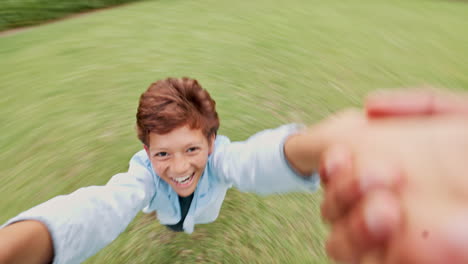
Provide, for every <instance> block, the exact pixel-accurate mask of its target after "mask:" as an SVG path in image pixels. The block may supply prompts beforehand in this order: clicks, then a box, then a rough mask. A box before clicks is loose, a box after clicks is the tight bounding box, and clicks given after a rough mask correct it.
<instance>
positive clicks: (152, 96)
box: [136, 77, 219, 146]
mask: <svg viewBox="0 0 468 264" xmlns="http://www.w3.org/2000/svg"><path fill="white" fill-rule="evenodd" d="M136 118H137V133H138V138H139V139H140V141H141V142H143V144H145V145H147V146H148V145H149V133H150V132H153V133H157V134H166V133H169V132H171V131H172V130H174V129H175V128H179V127H182V126H184V125H189V126H190V128H192V129H202V131H203V134H204V135H205V136H206V137H207V139H209V138H210V137H211V136H212V135H216V133H217V131H218V128H219V118H218V113H216V102H215V101H214V100H213V99H211V96H210V94H209V93H208V92H207V91H206V90H205V89H203V88H202V87H201V86H200V84H198V82H197V80H194V79H190V78H187V77H184V78H167V79H165V80H160V81H157V82H155V83H152V84H151V85H150V86H149V87H148V89H147V90H146V92H144V93H143V94H142V95H141V96H140V103H139V105H138V111H137V114H136Z"/></svg>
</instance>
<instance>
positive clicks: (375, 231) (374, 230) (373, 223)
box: [364, 202, 385, 237]
mask: <svg viewBox="0 0 468 264" xmlns="http://www.w3.org/2000/svg"><path fill="white" fill-rule="evenodd" d="M380 213H381V208H380V206H379V205H378V204H377V203H376V202H370V203H369V204H368V205H367V207H366V208H365V211H364V214H365V215H364V217H365V221H366V227H367V229H368V231H369V233H371V235H372V236H373V237H380V236H381V234H382V233H383V232H384V231H385V224H384V223H383V222H382V218H381V215H380Z"/></svg>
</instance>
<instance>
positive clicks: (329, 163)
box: [325, 149, 348, 179]
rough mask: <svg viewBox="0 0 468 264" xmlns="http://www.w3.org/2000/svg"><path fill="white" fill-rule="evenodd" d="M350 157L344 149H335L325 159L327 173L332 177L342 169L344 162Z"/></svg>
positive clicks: (327, 175)
mask: <svg viewBox="0 0 468 264" xmlns="http://www.w3.org/2000/svg"><path fill="white" fill-rule="evenodd" d="M347 159H348V154H347V152H346V151H345V150H343V149H335V150H333V151H332V152H331V153H330V154H329V155H328V157H327V158H326V159H325V175H326V177H327V178H328V179H331V178H333V177H334V175H336V173H337V172H338V171H339V170H340V168H341V167H342V166H343V164H344V163H345V162H346V160H347Z"/></svg>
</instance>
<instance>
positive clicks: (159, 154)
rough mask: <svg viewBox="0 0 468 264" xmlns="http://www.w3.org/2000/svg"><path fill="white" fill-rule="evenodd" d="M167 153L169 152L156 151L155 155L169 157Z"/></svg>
mask: <svg viewBox="0 0 468 264" xmlns="http://www.w3.org/2000/svg"><path fill="white" fill-rule="evenodd" d="M167 155H169V154H168V153H167V152H164V151H163V152H158V153H156V154H155V155H154V156H155V157H160V158H164V157H167Z"/></svg>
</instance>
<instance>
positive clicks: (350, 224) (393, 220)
mask: <svg viewBox="0 0 468 264" xmlns="http://www.w3.org/2000/svg"><path fill="white" fill-rule="evenodd" d="M400 224H401V210H400V208H399V204H398V200H397V199H396V197H395V196H394V194H392V193H391V192H388V191H385V190H377V191H374V192H372V193H369V194H367V196H366V197H365V200H363V202H362V203H360V205H359V206H357V207H356V208H355V209H353V210H352V211H351V212H350V213H349V214H348V215H347V216H346V217H344V218H341V219H339V220H337V221H336V222H335V224H334V225H333V228H332V232H331V235H330V239H329V240H328V241H327V253H328V254H329V255H330V256H331V257H332V258H334V259H335V260H337V261H341V262H347V263H358V262H359V261H360V260H362V259H363V258H364V256H366V255H367V254H369V252H374V253H375V252H380V251H382V252H384V251H385V245H386V242H387V241H388V239H389V238H390V236H391V235H392V234H393V233H394V232H396V230H397V229H398V228H399V227H400Z"/></svg>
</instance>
